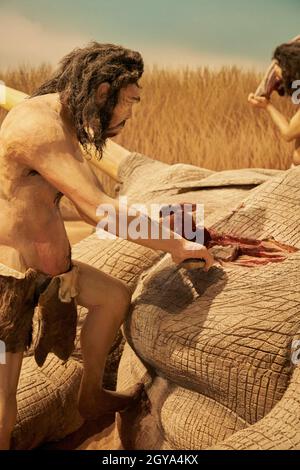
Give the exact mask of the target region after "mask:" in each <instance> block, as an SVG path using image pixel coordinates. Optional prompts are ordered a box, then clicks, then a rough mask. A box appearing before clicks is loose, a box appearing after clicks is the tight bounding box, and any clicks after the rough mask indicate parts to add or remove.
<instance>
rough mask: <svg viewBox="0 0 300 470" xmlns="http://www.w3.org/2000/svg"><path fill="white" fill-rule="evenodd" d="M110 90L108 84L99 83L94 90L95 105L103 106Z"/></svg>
mask: <svg viewBox="0 0 300 470" xmlns="http://www.w3.org/2000/svg"><path fill="white" fill-rule="evenodd" d="M109 90H110V84H109V83H107V82H104V83H100V85H99V86H98V88H97V90H96V102H97V104H100V105H101V104H103V103H105V101H106V100H107V95H108V93H109Z"/></svg>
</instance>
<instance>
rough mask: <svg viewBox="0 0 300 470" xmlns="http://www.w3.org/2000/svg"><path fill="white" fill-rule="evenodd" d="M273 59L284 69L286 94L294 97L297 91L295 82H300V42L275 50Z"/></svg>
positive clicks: (284, 45) (282, 45)
mask: <svg viewBox="0 0 300 470" xmlns="http://www.w3.org/2000/svg"><path fill="white" fill-rule="evenodd" d="M273 59H276V60H277V62H278V64H279V66H280V67H281V69H282V78H283V88H284V92H285V93H286V94H288V95H292V94H293V93H294V91H295V88H292V84H293V82H294V81H295V80H300V42H294V43H290V44H281V45H280V46H278V47H277V48H276V49H275V52H274V54H273Z"/></svg>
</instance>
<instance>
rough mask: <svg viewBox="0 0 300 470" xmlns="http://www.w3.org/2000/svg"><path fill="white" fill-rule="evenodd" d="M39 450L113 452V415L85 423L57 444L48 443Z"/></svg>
mask: <svg viewBox="0 0 300 470" xmlns="http://www.w3.org/2000/svg"><path fill="white" fill-rule="evenodd" d="M39 449H40V450H74V449H76V450H115V448H114V415H111V414H110V415H104V416H103V417H102V418H101V419H99V420H97V421H89V422H86V423H85V424H84V425H83V426H82V427H81V428H80V429H78V431H75V432H74V433H72V434H70V435H69V436H67V437H65V439H63V440H62V441H59V442H49V443H47V444H44V445H43V446H41V447H40V448H39Z"/></svg>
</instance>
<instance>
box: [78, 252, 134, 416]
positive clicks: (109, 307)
mask: <svg viewBox="0 0 300 470" xmlns="http://www.w3.org/2000/svg"><path fill="white" fill-rule="evenodd" d="M74 264H77V265H78V267H79V278H78V280H79V282H78V288H79V295H78V296H77V302H78V304H79V305H82V306H84V307H86V308H87V309H88V315H87V318H86V320H85V323H84V325H83V327H82V331H81V348H82V356H83V363H84V373H83V377H82V381H81V386H80V391H79V397H78V406H79V411H80V413H81V414H82V415H83V416H84V417H87V418H96V417H98V416H99V415H101V414H104V413H107V412H115V411H119V410H121V409H125V408H126V407H128V406H129V405H130V404H131V403H132V402H133V401H134V400H135V399H137V398H138V396H139V394H140V391H141V386H138V387H136V388H135V389H134V390H131V391H130V392H128V393H126V394H119V393H116V392H111V391H108V390H104V389H103V388H102V381H103V373H104V368H105V363H106V358H107V355H108V353H109V351H110V348H111V346H112V344H113V341H114V339H115V337H116V334H117V332H118V330H119V328H120V326H121V325H122V323H123V321H124V319H125V318H126V314H127V312H128V308H129V305H130V300H131V294H130V292H129V290H128V288H127V286H126V284H124V283H123V282H122V281H120V280H118V279H115V278H114V277H112V276H110V275H108V274H105V273H103V272H101V271H99V270H98V269H95V268H93V267H91V266H89V265H86V264H84V263H81V262H78V261H75V262H74Z"/></svg>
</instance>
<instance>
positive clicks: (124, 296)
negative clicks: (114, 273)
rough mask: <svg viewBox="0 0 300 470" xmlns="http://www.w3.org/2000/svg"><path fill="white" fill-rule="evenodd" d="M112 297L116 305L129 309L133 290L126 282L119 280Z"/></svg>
mask: <svg viewBox="0 0 300 470" xmlns="http://www.w3.org/2000/svg"><path fill="white" fill-rule="evenodd" d="M111 298H112V301H113V302H114V304H115V306H117V307H120V309H121V310H122V309H123V310H126V311H127V309H128V308H129V305H130V302H131V291H130V289H129V287H128V286H127V285H126V284H125V283H124V282H122V281H119V280H117V281H116V284H115V287H114V289H113V292H112V293H111Z"/></svg>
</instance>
